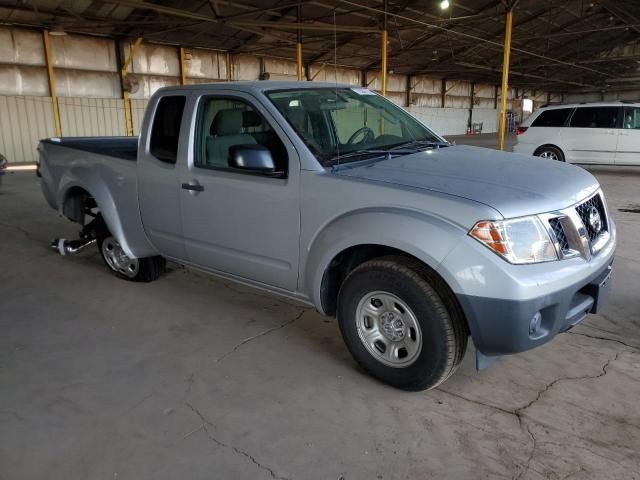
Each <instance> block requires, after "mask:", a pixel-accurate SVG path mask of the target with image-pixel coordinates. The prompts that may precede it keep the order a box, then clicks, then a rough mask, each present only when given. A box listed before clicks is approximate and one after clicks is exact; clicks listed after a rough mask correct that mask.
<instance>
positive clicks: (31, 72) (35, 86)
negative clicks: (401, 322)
mask: <svg viewBox="0 0 640 480" xmlns="http://www.w3.org/2000/svg"><path fill="white" fill-rule="evenodd" d="M0 50H1V48H0ZM0 95H42V96H45V95H49V83H48V81H47V70H46V68H45V67H32V66H23V65H1V64H0Z"/></svg>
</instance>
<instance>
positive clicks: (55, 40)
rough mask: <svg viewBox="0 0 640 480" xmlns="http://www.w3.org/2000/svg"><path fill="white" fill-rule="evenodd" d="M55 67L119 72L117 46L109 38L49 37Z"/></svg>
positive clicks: (83, 36) (80, 36)
mask: <svg viewBox="0 0 640 480" xmlns="http://www.w3.org/2000/svg"><path fill="white" fill-rule="evenodd" d="M49 43H50V44H51V57H52V58H51V61H52V63H53V66H54V67H58V68H72V69H76V70H93V71H97V72H117V71H118V65H117V62H116V46H115V42H114V41H113V40H110V39H107V38H98V37H89V36H87V35H65V36H52V35H51V36H49Z"/></svg>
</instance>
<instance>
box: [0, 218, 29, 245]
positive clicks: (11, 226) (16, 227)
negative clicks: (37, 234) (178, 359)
mask: <svg viewBox="0 0 640 480" xmlns="http://www.w3.org/2000/svg"><path fill="white" fill-rule="evenodd" d="M0 226H3V227H7V228H11V229H13V230H16V231H18V232H20V233H22V234H23V235H24V236H25V237H27V238H28V239H29V240H33V241H36V239H35V238H33V236H32V235H31V232H29V231H28V230H25V229H24V228H22V227H19V226H17V225H11V224H9V223H4V222H0Z"/></svg>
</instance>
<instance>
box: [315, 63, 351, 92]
mask: <svg viewBox="0 0 640 480" xmlns="http://www.w3.org/2000/svg"><path fill="white" fill-rule="evenodd" d="M310 70H311V71H310V77H311V78H313V81H314V82H329V83H334V82H336V81H337V82H338V83H345V84H347V85H353V86H357V87H359V86H360V85H361V80H360V71H359V70H354V69H351V68H342V67H337V68H334V66H333V65H324V66H323V65H320V64H312V65H311V66H310Z"/></svg>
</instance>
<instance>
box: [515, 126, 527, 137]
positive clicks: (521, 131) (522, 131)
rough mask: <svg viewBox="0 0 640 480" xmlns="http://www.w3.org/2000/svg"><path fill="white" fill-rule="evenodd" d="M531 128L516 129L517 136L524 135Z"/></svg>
mask: <svg viewBox="0 0 640 480" xmlns="http://www.w3.org/2000/svg"><path fill="white" fill-rule="evenodd" d="M528 128H529V127H518V128H516V135H522V134H523V133H524V132H526V131H527V129H528Z"/></svg>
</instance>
